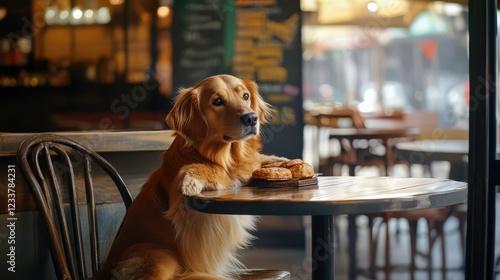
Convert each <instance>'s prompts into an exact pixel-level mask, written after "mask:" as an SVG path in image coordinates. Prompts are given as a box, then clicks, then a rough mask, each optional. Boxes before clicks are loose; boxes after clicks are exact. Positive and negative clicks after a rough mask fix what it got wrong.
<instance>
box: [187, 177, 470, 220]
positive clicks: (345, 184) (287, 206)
mask: <svg viewBox="0 0 500 280" xmlns="http://www.w3.org/2000/svg"><path fill="white" fill-rule="evenodd" d="M466 197H467V184H466V183H465V182H458V181H452V180H446V179H435V178H395V177H351V176H320V177H318V187H317V188H312V189H298V188H273V187H256V186H244V187H239V188H231V189H224V190H215V191H205V192H202V193H201V194H200V195H198V196H193V197H186V198H185V202H186V205H187V206H188V207H189V208H191V209H194V210H197V211H200V212H205V213H218V214H248V215H339V214H364V213H379V212H386V211H401V210H411V209H423V208H431V207H441V206H449V205H454V204H459V203H462V202H464V201H465V200H466Z"/></svg>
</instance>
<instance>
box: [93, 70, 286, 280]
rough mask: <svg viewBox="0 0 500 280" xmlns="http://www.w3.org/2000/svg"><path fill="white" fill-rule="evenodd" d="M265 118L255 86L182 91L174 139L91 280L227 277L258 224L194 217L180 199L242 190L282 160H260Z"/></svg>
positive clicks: (204, 85) (227, 80) (209, 84)
mask: <svg viewBox="0 0 500 280" xmlns="http://www.w3.org/2000/svg"><path fill="white" fill-rule="evenodd" d="M221 103H222V104H221ZM249 113H250V114H251V113H255V114H256V116H257V117H258V121H257V123H256V124H255V125H249V124H246V125H245V123H244V121H243V120H241V119H240V117H241V116H243V115H245V114H247V115H248V114H249ZM269 113H270V106H269V104H267V103H265V102H264V101H263V99H262V98H261V96H260V95H259V93H258V89H257V85H256V84H255V83H254V82H252V81H243V80H240V79H238V78H236V77H233V76H229V75H220V76H213V77H209V78H207V79H205V80H203V81H202V82H200V83H199V84H198V85H196V86H194V87H191V88H187V89H182V90H181V92H180V94H179V96H178V98H177V100H176V102H175V104H174V107H173V109H172V111H171V112H170V113H169V114H168V116H167V118H166V120H167V123H168V124H169V126H170V127H171V128H172V129H173V130H175V131H176V134H177V136H176V138H175V140H174V141H173V143H172V145H171V146H170V148H169V149H168V150H167V151H165V153H164V155H163V164H162V166H161V167H160V168H159V169H157V170H156V171H154V172H153V173H152V174H151V176H150V178H149V179H148V181H147V182H146V184H145V185H144V186H143V188H142V190H141V192H140V193H139V195H138V196H137V198H135V200H134V202H133V204H132V206H131V207H130V209H129V211H128V213H127V215H126V217H125V220H124V223H123V225H122V228H121V230H120V232H119V234H118V236H117V238H116V240H115V242H114V243H113V246H112V248H111V251H110V253H109V256H108V260H107V262H106V263H105V265H104V267H103V269H102V271H100V272H99V273H98V274H97V275H96V278H97V279H162V280H166V279H227V278H230V277H231V271H233V270H234V269H235V268H238V267H240V263H239V262H238V260H237V259H236V255H235V254H236V251H237V250H238V249H241V248H243V247H245V246H246V245H248V244H249V242H250V240H251V239H252V236H251V234H250V233H249V231H251V230H252V229H253V228H254V224H255V217H252V216H241V215H239V216H238V215H214V214H203V213H200V212H196V211H192V210H189V209H187V208H186V206H185V205H184V196H185V195H187V196H192V195H196V194H199V193H200V192H201V191H203V190H210V189H225V188H232V187H237V186H240V185H242V184H245V183H246V182H247V181H248V180H249V179H250V177H251V174H252V172H253V171H254V170H255V169H257V168H259V167H261V165H262V164H263V163H268V162H273V161H283V160H286V159H284V158H279V157H274V156H265V155H262V154H261V153H260V150H261V146H262V145H261V139H260V135H259V126H260V124H262V123H264V122H265V120H266V117H267V116H268V115H269ZM254 116H255V115H254Z"/></svg>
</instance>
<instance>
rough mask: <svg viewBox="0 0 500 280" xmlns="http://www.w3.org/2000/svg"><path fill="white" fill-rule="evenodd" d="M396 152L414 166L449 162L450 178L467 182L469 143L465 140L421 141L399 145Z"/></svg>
mask: <svg viewBox="0 0 500 280" xmlns="http://www.w3.org/2000/svg"><path fill="white" fill-rule="evenodd" d="M395 146H396V152H397V153H398V156H399V157H400V158H402V159H405V160H407V161H408V162H410V163H412V164H425V165H430V164H431V163H432V162H433V161H449V162H450V173H449V178H450V179H452V180H458V181H466V180H467V177H466V174H467V156H468V154H469V141H468V140H466V139H463V140H419V141H405V142H400V143H397V144H396V145H395Z"/></svg>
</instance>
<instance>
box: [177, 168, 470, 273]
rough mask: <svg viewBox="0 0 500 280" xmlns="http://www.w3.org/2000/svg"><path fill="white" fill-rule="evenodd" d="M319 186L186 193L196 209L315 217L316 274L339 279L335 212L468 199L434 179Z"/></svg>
mask: <svg viewBox="0 0 500 280" xmlns="http://www.w3.org/2000/svg"><path fill="white" fill-rule="evenodd" d="M318 179H319V180H318V181H319V183H318V185H319V186H318V188H316V189H296V188H269V187H255V186H246V187H240V188H232V189H225V190H216V191H207V192H203V193H202V194H200V195H198V196H194V197H186V198H185V202H186V205H187V206H188V207H189V208H191V209H194V210H196V211H200V212H205V213H214V214H238V215H310V216H312V240H311V242H312V268H313V272H312V276H313V279H315V280H317V279H328V280H333V279H334V236H333V235H334V230H333V221H334V220H333V216H335V215H340V214H366V213H380V212H384V211H399V210H411V209H423V208H431V207H441V206H449V205H454V204H458V203H462V202H464V201H465V199H466V197H467V184H466V183H464V182H456V181H451V180H444V179H434V178H393V177H351V176H341V177H334V176H331V177H330V176H328V177H327V176H325V177H319V178H318Z"/></svg>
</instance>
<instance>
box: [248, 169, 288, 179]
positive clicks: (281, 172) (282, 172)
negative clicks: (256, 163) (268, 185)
mask: <svg viewBox="0 0 500 280" xmlns="http://www.w3.org/2000/svg"><path fill="white" fill-rule="evenodd" d="M252 178H254V179H291V178H292V171H290V170H289V169H287V168H284V167H265V168H259V169H256V170H255V171H254V172H253V173H252Z"/></svg>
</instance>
